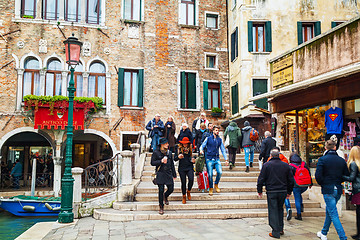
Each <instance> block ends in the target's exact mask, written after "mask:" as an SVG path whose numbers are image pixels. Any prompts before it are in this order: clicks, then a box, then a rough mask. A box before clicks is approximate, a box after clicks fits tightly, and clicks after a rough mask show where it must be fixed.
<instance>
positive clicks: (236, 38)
mask: <svg viewBox="0 0 360 240" xmlns="http://www.w3.org/2000/svg"><path fill="white" fill-rule="evenodd" d="M238 54H239V32H238V28H237V27H236V30H235V58H237V57H238Z"/></svg>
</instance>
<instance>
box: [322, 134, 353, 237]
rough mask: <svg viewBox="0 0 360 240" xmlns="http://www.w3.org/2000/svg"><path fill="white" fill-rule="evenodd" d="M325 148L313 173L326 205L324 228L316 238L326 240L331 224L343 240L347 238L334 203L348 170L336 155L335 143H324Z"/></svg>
mask: <svg viewBox="0 0 360 240" xmlns="http://www.w3.org/2000/svg"><path fill="white" fill-rule="evenodd" d="M325 148H326V150H328V151H327V152H326V153H325V155H324V156H322V157H321V158H319V161H318V164H317V167H316V172H315V178H316V181H317V182H318V183H319V184H320V185H321V193H322V194H323V196H324V200H325V204H326V217H325V222H324V226H323V229H322V230H321V231H320V232H318V233H317V236H318V237H319V238H320V239H321V240H327V237H326V235H327V233H328V231H329V227H330V224H331V222H332V223H333V224H334V227H335V229H336V232H337V234H338V236H339V238H340V239H341V240H343V239H347V237H346V236H345V231H344V228H343V226H342V225H341V222H340V219H339V215H338V211H337V208H336V203H337V202H338V201H339V199H340V197H341V194H342V185H341V183H342V182H343V176H348V175H349V170H348V168H347V166H346V162H345V160H344V159H343V158H341V157H339V156H338V155H337V153H336V143H335V142H334V141H333V140H328V141H326V143H325Z"/></svg>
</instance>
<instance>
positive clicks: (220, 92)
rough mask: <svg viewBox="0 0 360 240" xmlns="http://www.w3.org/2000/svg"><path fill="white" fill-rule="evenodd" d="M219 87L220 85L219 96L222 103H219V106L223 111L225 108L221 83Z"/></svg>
mask: <svg viewBox="0 0 360 240" xmlns="http://www.w3.org/2000/svg"><path fill="white" fill-rule="evenodd" d="M219 85H220V86H219V87H220V91H219V95H220V103H219V104H220V106H219V107H220V108H221V109H223V108H222V88H221V82H220V83H219Z"/></svg>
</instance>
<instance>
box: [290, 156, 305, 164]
mask: <svg viewBox="0 0 360 240" xmlns="http://www.w3.org/2000/svg"><path fill="white" fill-rule="evenodd" d="M290 162H291V163H301V162H302V160H301V158H300V156H299V155H298V154H294V155H292V156H291V157H290Z"/></svg>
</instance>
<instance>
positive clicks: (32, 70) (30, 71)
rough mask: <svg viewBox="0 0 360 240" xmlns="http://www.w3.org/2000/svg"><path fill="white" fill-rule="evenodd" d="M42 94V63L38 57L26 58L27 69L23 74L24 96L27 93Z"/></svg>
mask: <svg viewBox="0 0 360 240" xmlns="http://www.w3.org/2000/svg"><path fill="white" fill-rule="evenodd" d="M29 94H32V95H36V96H40V95H41V93H40V65H39V61H38V60H37V59H36V58H32V57H30V58H27V59H26V60H25V71H24V76H23V97H24V96H26V95H29Z"/></svg>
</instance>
